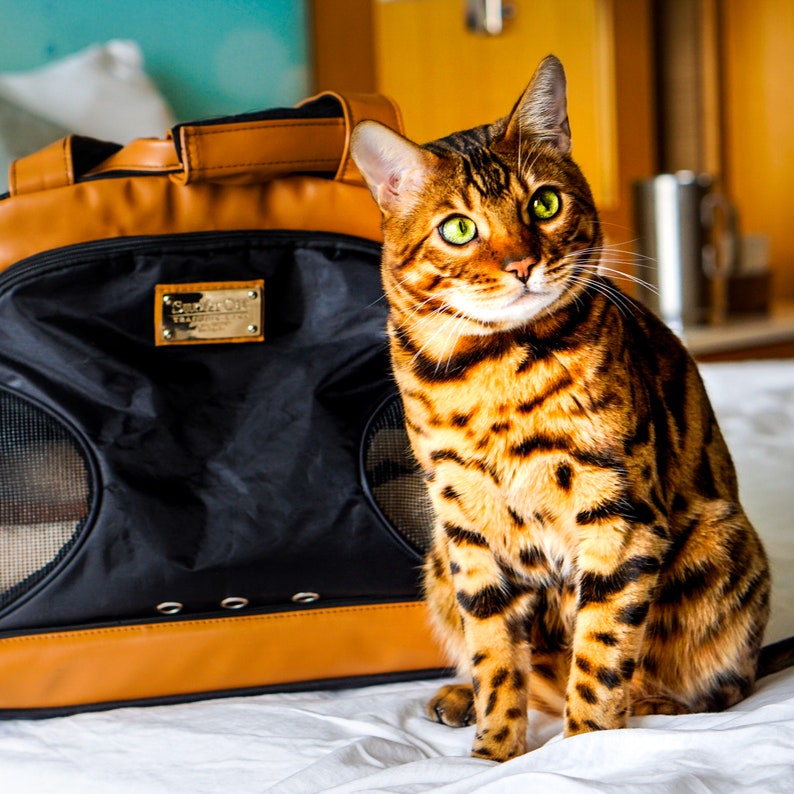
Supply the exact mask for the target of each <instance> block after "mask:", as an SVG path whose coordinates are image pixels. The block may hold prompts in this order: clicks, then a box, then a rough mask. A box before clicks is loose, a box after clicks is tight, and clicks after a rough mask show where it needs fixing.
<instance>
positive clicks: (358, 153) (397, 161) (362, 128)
mask: <svg viewBox="0 0 794 794" xmlns="http://www.w3.org/2000/svg"><path fill="white" fill-rule="evenodd" d="M350 154H351V156H352V158H353V160H354V161H355V163H356V165H357V166H358V170H359V171H360V172H361V175H362V176H363V177H364V181H365V182H366V183H367V187H369V190H370V193H372V196H373V198H374V199H375V201H377V203H378V206H379V207H380V208H381V210H383V212H386V213H391V212H393V211H394V210H395V209H396V208H397V207H398V206H401V207H406V206H410V204H411V201H412V198H413V196H415V195H416V193H417V191H418V190H419V188H421V186H422V185H423V184H424V183H425V181H426V180H427V177H428V175H429V173H430V171H431V170H432V168H433V162H434V160H435V155H433V154H431V153H430V152H428V151H426V150H425V149H422V148H421V147H420V146H417V145H416V144H415V143H412V142H411V141H409V140H408V139H407V138H404V137H403V136H402V135H400V134H399V133H397V132H395V131H394V130H392V129H389V128H388V127H386V126H384V125H383V124H380V123H378V122H377V121H369V120H368V121H362V122H361V123H360V124H358V125H357V126H356V128H355V129H354V130H353V135H352V137H351V139H350Z"/></svg>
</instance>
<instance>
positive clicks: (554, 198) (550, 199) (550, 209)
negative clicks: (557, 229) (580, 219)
mask: <svg viewBox="0 0 794 794" xmlns="http://www.w3.org/2000/svg"><path fill="white" fill-rule="evenodd" d="M561 206H562V201H561V200H560V194H559V193H558V192H557V191H556V190H554V188H551V187H542V188H540V189H539V190H536V191H535V195H534V196H532V199H531V200H530V202H529V208H530V210H531V211H532V214H533V215H534V216H535V218H537V219H538V220H539V221H548V220H551V219H552V218H553V217H554V216H555V215H556V214H557V213H558V212H559V211H560V207H561Z"/></svg>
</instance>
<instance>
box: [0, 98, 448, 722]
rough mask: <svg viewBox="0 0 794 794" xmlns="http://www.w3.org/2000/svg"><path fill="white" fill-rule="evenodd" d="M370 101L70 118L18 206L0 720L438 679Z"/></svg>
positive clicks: (25, 166) (5, 231)
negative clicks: (154, 120)
mask: <svg viewBox="0 0 794 794" xmlns="http://www.w3.org/2000/svg"><path fill="white" fill-rule="evenodd" d="M362 118H375V119H378V120H380V121H383V122H384V123H387V124H390V125H392V126H394V127H396V128H399V118H398V113H397V110H396V108H395V107H394V106H393V105H392V104H391V103H390V102H389V101H387V100H385V99H384V98H382V97H377V96H351V97H341V96H339V95H337V94H331V93H328V94H323V95H320V96H319V97H316V98H314V99H311V100H307V101H306V102H304V103H302V104H301V105H299V106H297V107H296V108H290V109H283V110H274V111H264V112H261V113H256V114H248V115H245V116H236V117H232V118H226V119H221V120H214V121H209V122H202V123H195V124H182V125H179V126H177V127H176V128H174V129H173V130H172V131H171V132H170V133H169V134H168V136H167V137H166V138H165V139H163V140H137V141H134V142H132V143H131V144H129V145H128V146H126V147H124V148H121V147H119V146H117V145H115V144H109V143H105V142H100V141H96V140H93V139H87V138H81V137H78V136H70V137H67V138H65V139H64V140H61V141H58V142H57V143H55V144H53V145H52V146H50V147H48V148H46V149H44V150H42V151H40V152H38V153H36V154H33V155H31V156H29V157H26V158H23V159H21V160H19V161H17V162H16V163H14V164H13V165H12V166H11V169H10V173H9V187H10V189H9V192H8V193H7V194H5V195H3V196H2V197H0V712H2V714H3V715H4V716H13V715H28V716H30V715H47V714H52V713H62V712H64V711H70V710H71V711H73V710H81V709H90V708H100V707H107V706H110V705H120V704H126V703H131V702H135V703H141V702H167V701H169V700H184V699H190V698H197V697H204V696H210V695H218V694H227V693H232V692H234V693H240V692H254V691H257V692H258V691H266V690H267V689H269V688H274V689H286V688H290V687H298V686H311V685H318V684H319V683H321V682H322V684H323V685H327V684H328V683H329V682H332V681H343V682H346V683H349V682H357V681H359V680H361V681H372V680H377V679H379V678H384V677H385V678H392V677H417V676H420V675H425V674H427V673H429V672H432V671H437V670H439V669H440V668H441V667H442V665H443V662H442V657H441V653H440V651H439V649H438V648H437V646H436V645H435V644H434V641H433V640H432V639H431V636H430V631H429V628H428V626H427V623H426V618H425V611H424V605H423V603H422V601H421V596H420V592H419V585H418V581H419V570H420V567H421V558H422V553H423V551H424V550H425V547H426V544H427V540H428V535H429V532H430V524H431V517H430V512H429V507H428V505H427V501H426V497H425V493H424V491H423V484H422V481H421V478H420V477H419V476H418V473H417V471H416V469H415V465H414V463H413V460H412V458H411V453H410V451H409V448H408V443H407V438H406V435H405V430H404V427H403V418H402V412H401V407H400V403H399V399H398V397H397V395H396V391H395V387H394V385H393V383H392V380H391V377H390V374H389V365H388V354H387V345H386V339H385V317H386V306H385V302H384V301H383V300H382V297H381V288H380V281H379V255H380V250H379V247H380V246H379V240H380V215H379V211H378V209H377V207H376V206H375V204H374V202H373V201H372V200H371V198H370V196H369V192H368V191H367V189H366V188H365V187H364V185H363V182H362V181H361V178H360V176H359V175H358V172H357V171H356V169H355V165H354V164H353V163H352V161H351V160H350V158H349V153H348V144H349V139H350V133H351V131H352V128H353V126H354V125H355V123H356V122H357V121H358V120H360V119H362Z"/></svg>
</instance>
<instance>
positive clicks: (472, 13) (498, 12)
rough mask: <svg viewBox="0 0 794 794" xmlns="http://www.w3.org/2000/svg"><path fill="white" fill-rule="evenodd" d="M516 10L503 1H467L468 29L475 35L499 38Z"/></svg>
mask: <svg viewBox="0 0 794 794" xmlns="http://www.w3.org/2000/svg"><path fill="white" fill-rule="evenodd" d="M514 15H515V8H514V6H512V5H510V4H507V5H506V4H505V3H504V2H503V0H466V27H467V28H468V29H469V30H471V31H474V32H475V33H486V34H487V35H489V36H498V35H499V34H500V33H502V31H503V30H504V26H505V22H507V21H508V20H510V19H512V18H513V16H514Z"/></svg>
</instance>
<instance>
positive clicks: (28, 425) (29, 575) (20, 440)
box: [0, 390, 92, 609]
mask: <svg viewBox="0 0 794 794" xmlns="http://www.w3.org/2000/svg"><path fill="white" fill-rule="evenodd" d="M91 502H92V487H91V479H90V471H89V467H88V462H87V460H86V457H85V452H84V450H83V448H82V447H81V446H79V445H78V444H77V442H76V440H75V438H74V436H73V434H72V433H71V432H70V431H69V430H68V429H67V428H66V427H65V426H64V425H63V424H61V423H60V422H58V421H57V420H56V419H54V418H53V417H52V416H50V415H49V414H48V413H46V412H45V411H43V410H41V409H40V408H38V407H37V406H35V405H32V404H31V403H29V402H26V401H25V400H23V399H20V398H19V397H17V396H16V395H13V394H10V393H8V392H5V391H2V390H0V609H3V608H5V607H7V606H9V605H10V604H11V603H12V602H14V601H15V600H16V599H18V598H19V597H20V596H22V595H24V594H25V593H27V592H28V591H29V590H31V589H32V588H33V587H35V586H36V585H37V584H38V583H39V582H40V581H41V580H42V579H43V578H44V577H45V576H46V575H47V574H48V573H49V572H50V571H51V570H52V569H53V568H54V567H55V566H56V565H57V564H58V563H59V562H60V561H61V560H62V559H63V558H64V557H65V556H66V554H68V552H69V551H70V549H71V548H72V547H73V546H74V544H75V543H76V542H77V539H78V537H79V535H80V531H81V529H82V527H83V525H84V524H85V520H86V518H87V516H88V513H89V511H90V508H91Z"/></svg>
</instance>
